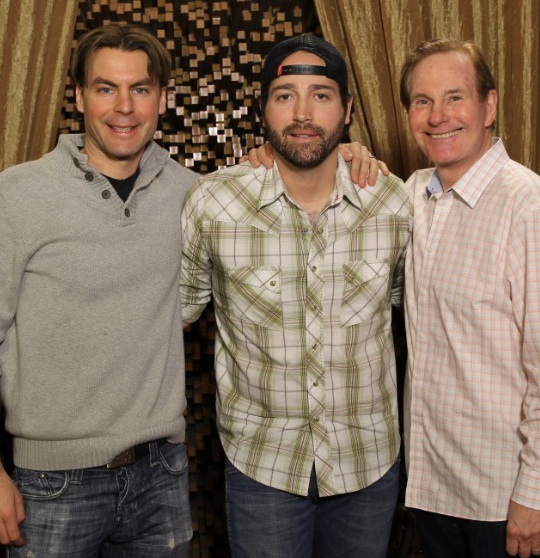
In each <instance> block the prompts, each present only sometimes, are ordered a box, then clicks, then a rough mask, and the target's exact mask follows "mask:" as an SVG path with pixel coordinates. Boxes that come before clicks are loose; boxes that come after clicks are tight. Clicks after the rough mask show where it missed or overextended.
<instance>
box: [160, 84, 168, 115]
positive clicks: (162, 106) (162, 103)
mask: <svg viewBox="0 0 540 558" xmlns="http://www.w3.org/2000/svg"><path fill="white" fill-rule="evenodd" d="M166 110H167V88H166V87H162V88H161V93H160V96H159V114H164V112H165V111H166Z"/></svg>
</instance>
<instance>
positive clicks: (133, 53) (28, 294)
mask: <svg viewBox="0 0 540 558" xmlns="http://www.w3.org/2000/svg"><path fill="white" fill-rule="evenodd" d="M72 71H73V75H74V78H75V81H76V86H77V89H76V97H77V107H78V109H79V111H80V112H81V113H83V115H84V123H85V129H86V134H84V135H67V136H62V137H61V138H60V140H59V142H58V145H57V147H56V148H55V149H54V150H53V151H52V152H51V153H49V154H47V155H45V156H44V157H43V158H41V159H40V160H38V161H34V162H29V163H25V164H22V165H19V166H16V167H13V168H11V169H8V170H6V171H5V172H3V173H1V174H0V262H1V265H0V382H1V384H0V385H1V395H2V402H3V405H4V407H5V410H6V427H7V430H8V431H9V432H10V433H11V434H12V435H13V437H14V462H15V471H14V481H12V480H11V478H10V477H9V475H8V474H7V473H6V471H4V470H3V468H2V467H0V542H1V543H3V544H12V545H13V546H12V547H11V548H10V556H15V557H16V556H30V555H32V556H33V555H35V556H60V555H61V556H70V557H81V558H82V557H84V558H88V557H91V556H98V555H99V556H130V557H131V558H136V557H145V558H147V557H149V556H152V558H156V557H165V556H167V557H172V556H175V557H176V556H181V557H185V556H187V555H188V545H189V540H190V538H191V522H190V513H189V498H188V485H187V456H186V450H185V445H184V436H185V421H184V417H183V415H184V411H185V407H186V403H185V390H184V353H183V339H182V320H181V316H180V305H179V301H178V279H179V272H180V259H181V256H180V251H181V244H182V243H181V223H180V212H181V207H182V204H183V199H184V194H185V192H186V190H187V189H188V187H189V186H191V185H192V184H193V183H194V181H195V179H196V175H195V174H194V173H192V172H191V171H189V170H187V169H185V168H183V167H181V166H180V165H179V164H177V163H176V162H175V161H173V160H172V159H170V158H169V156H168V152H167V151H166V150H164V149H162V148H160V147H158V146H157V145H156V144H155V143H154V142H153V141H152V137H153V135H154V132H155V130H156V127H157V122H158V118H159V115H160V114H162V113H163V112H164V111H165V108H166V85H167V82H168V79H169V73H170V58H169V55H168V52H167V50H166V49H165V48H164V47H163V46H162V45H161V44H160V43H159V41H158V40H157V39H155V38H154V37H153V36H152V35H151V34H149V33H148V32H146V31H144V30H143V29H141V28H138V27H135V26H129V25H127V26H120V25H109V26H106V27H102V28H99V29H96V30H94V31H92V32H90V33H89V34H87V35H86V36H85V37H84V38H82V40H81V41H80V42H79V45H78V48H77V51H76V53H75V57H74V61H73V67H72Z"/></svg>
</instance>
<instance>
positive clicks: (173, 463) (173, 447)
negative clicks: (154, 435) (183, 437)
mask: <svg viewBox="0 0 540 558" xmlns="http://www.w3.org/2000/svg"><path fill="white" fill-rule="evenodd" d="M159 462H160V464H161V466H162V467H163V469H164V470H165V471H167V473H169V474H171V475H181V474H182V473H184V472H187V468H188V458H187V452H186V445H185V444H182V443H181V444H171V443H170V442H167V443H166V444H165V445H164V446H163V447H162V448H161V449H160V450H159Z"/></svg>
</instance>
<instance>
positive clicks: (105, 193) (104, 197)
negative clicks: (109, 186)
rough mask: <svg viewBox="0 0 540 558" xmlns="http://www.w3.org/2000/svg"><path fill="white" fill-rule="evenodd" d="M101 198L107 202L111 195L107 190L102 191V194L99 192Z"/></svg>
mask: <svg viewBox="0 0 540 558" xmlns="http://www.w3.org/2000/svg"><path fill="white" fill-rule="evenodd" d="M101 197H102V198H103V199H104V200H108V199H109V198H110V197H111V193H110V192H109V190H103V192H101Z"/></svg>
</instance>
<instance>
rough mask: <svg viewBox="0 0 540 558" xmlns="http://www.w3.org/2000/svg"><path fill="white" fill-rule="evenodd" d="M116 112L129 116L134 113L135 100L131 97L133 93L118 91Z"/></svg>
mask: <svg viewBox="0 0 540 558" xmlns="http://www.w3.org/2000/svg"><path fill="white" fill-rule="evenodd" d="M115 110H116V112H119V113H121V114H129V113H130V112H133V99H132V97H131V91H129V90H125V91H124V90H122V89H119V90H118V95H117V98H116V105H115Z"/></svg>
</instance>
